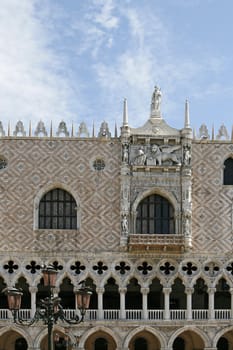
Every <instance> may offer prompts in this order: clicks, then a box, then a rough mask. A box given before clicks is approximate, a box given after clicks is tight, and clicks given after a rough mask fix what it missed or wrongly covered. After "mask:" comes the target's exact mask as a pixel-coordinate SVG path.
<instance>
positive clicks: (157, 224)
mask: <svg viewBox="0 0 233 350" xmlns="http://www.w3.org/2000/svg"><path fill="white" fill-rule="evenodd" d="M136 230H137V231H136V233H139V234H173V233H175V223H174V209H173V206H172V205H171V204H170V203H169V202H168V200H167V199H166V198H164V197H162V196H159V195H157V194H153V195H151V196H149V197H146V198H145V199H143V200H142V201H141V203H140V204H139V206H138V208H137V222H136Z"/></svg>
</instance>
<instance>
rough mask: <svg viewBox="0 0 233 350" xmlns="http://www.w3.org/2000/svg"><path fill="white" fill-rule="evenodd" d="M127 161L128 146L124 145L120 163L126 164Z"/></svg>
mask: <svg viewBox="0 0 233 350" xmlns="http://www.w3.org/2000/svg"><path fill="white" fill-rule="evenodd" d="M128 160H129V146H128V145H127V144H124V145H123V147H122V161H123V162H124V163H128Z"/></svg>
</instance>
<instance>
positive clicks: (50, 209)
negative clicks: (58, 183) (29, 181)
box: [39, 188, 77, 230]
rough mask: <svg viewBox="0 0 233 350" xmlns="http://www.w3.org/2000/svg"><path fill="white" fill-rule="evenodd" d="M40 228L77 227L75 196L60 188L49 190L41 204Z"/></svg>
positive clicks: (71, 228)
mask: <svg viewBox="0 0 233 350" xmlns="http://www.w3.org/2000/svg"><path fill="white" fill-rule="evenodd" d="M39 228H40V229H60V230H63V229H67V230H75V229H77V204H76V201H75V199H74V198H73V196H72V195H71V194H70V193H68V192H67V191H65V190H62V189H60V188H56V189H53V190H51V191H49V192H47V193H46V194H45V195H44V196H43V197H42V199H41V201H40V205H39Z"/></svg>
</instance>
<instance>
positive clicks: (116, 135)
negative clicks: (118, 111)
mask: <svg viewBox="0 0 233 350" xmlns="http://www.w3.org/2000/svg"><path fill="white" fill-rule="evenodd" d="M115 137H117V123H116V122H115Z"/></svg>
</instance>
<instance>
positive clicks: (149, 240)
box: [128, 234, 185, 252]
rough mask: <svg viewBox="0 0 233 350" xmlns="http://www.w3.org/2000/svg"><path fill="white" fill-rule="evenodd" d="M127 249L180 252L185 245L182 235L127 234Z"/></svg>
mask: <svg viewBox="0 0 233 350" xmlns="http://www.w3.org/2000/svg"><path fill="white" fill-rule="evenodd" d="M128 245H129V250H159V251H161V250H162V251H171V252H173V251H174V252H182V251H183V249H184V245H185V239H184V236H183V235H178V234H175V235H172V234H168V235H166V234H163V235H157V234H148V235H146V234H131V235H129V241H128Z"/></svg>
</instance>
